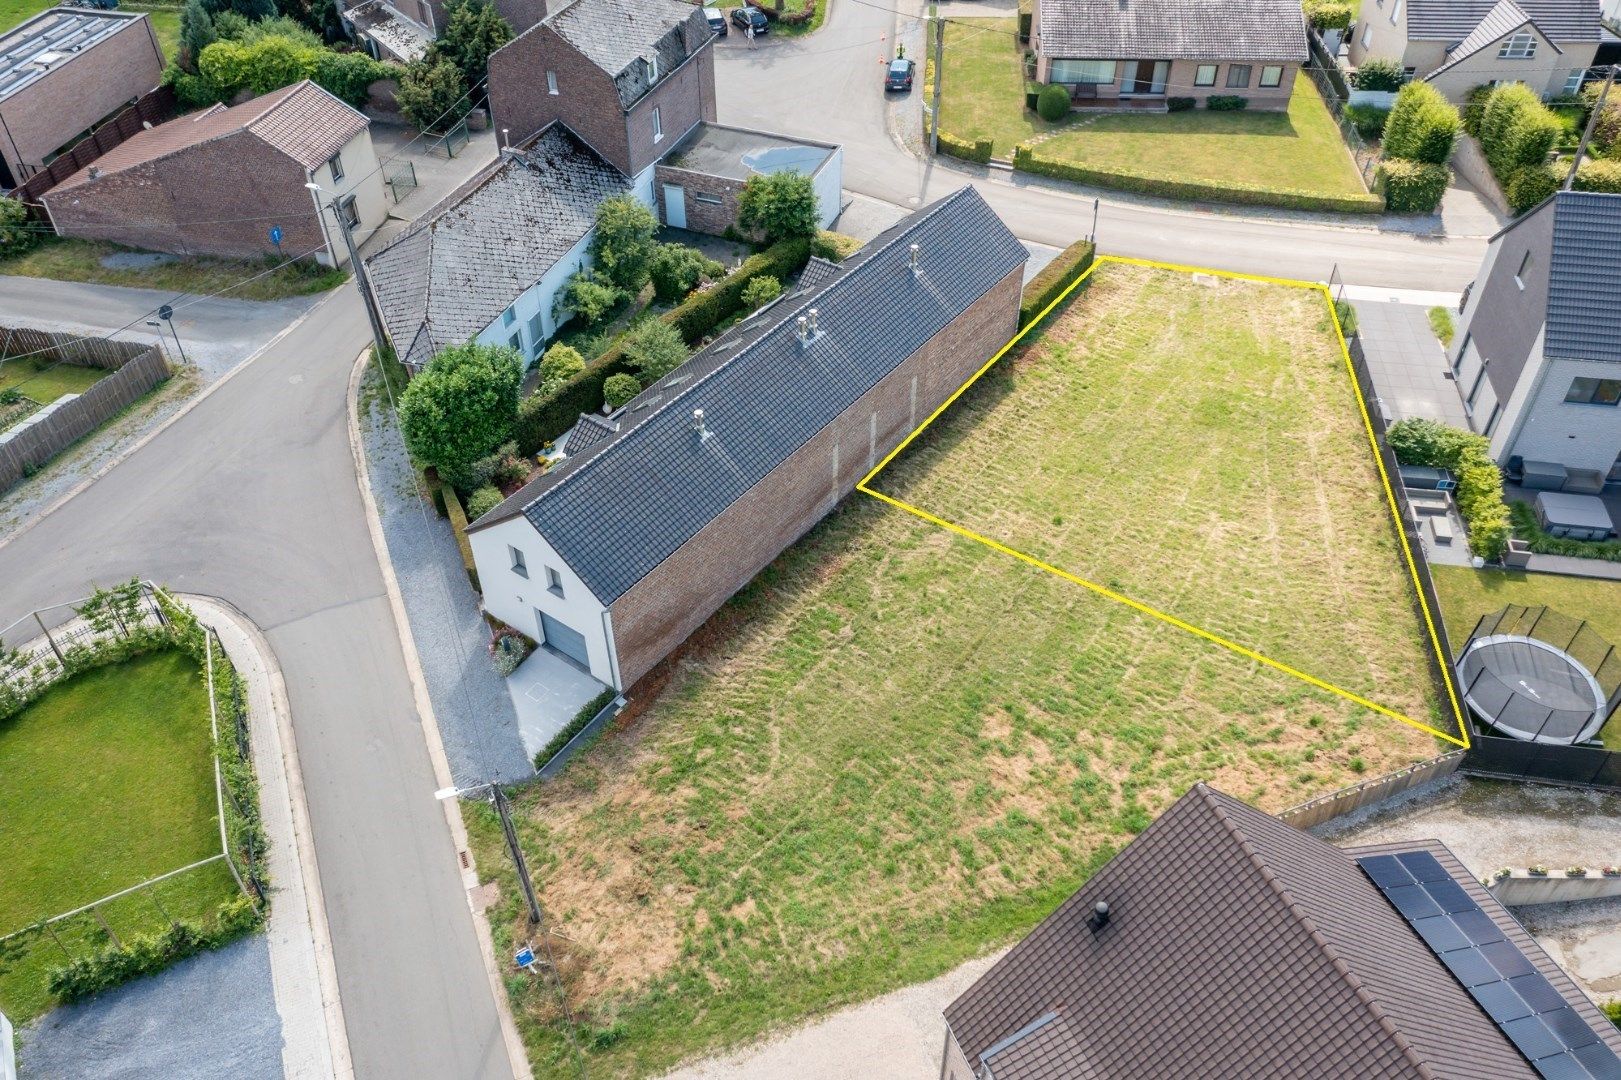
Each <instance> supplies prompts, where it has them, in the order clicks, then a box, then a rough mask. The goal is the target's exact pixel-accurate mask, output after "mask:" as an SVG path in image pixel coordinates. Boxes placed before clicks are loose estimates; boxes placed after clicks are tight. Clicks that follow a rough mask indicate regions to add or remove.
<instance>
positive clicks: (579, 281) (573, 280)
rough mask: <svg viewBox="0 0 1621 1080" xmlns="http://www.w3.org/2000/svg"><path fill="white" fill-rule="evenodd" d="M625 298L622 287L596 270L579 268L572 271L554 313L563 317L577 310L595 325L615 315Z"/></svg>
mask: <svg viewBox="0 0 1621 1080" xmlns="http://www.w3.org/2000/svg"><path fill="white" fill-rule="evenodd" d="M624 298H625V294H624V293H623V292H622V291H621V290H619V289H618V288H616V287H615V286H613V285H610V284H608V283H607V282H606V281H603V280H602V279H601V277H600V276H599V275H597V274H596V273H595V272H594V271H591V270H579V271H576V272H575V273H573V274H571V275H569V279H568V280H567V281H566V282H564V283H563V287H562V288H561V289H559V290H558V291H557V301H556V304H555V305H554V308H553V311H552V314H553V315H554V316H555V317H557V318H558V319H562V318H564V317H566V316H567V315H568V313H570V312H573V313H574V314H575V315H577V316H579V317H580V318H582V319H584V320H585V322H586V324H587V325H588V326H595V325H596V324H597V323H599V322H602V321H603V320H604V319H606V318H607V317H608V316H610V315H612V314H613V310H614V308H615V307H617V306H618V305H619V302H620V301H621V300H623V299H624Z"/></svg>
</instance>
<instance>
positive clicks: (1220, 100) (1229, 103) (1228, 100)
mask: <svg viewBox="0 0 1621 1080" xmlns="http://www.w3.org/2000/svg"><path fill="white" fill-rule="evenodd" d="M1204 107H1205V108H1207V109H1209V110H1210V111H1211V112H1242V111H1243V110H1245V109H1247V108H1249V107H1250V99H1249V98H1247V97H1240V96H1239V95H1237V94H1211V95H1210V96H1209V97H1207V98H1205V102H1204Z"/></svg>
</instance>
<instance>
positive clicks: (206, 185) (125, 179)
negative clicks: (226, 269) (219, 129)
mask: <svg viewBox="0 0 1621 1080" xmlns="http://www.w3.org/2000/svg"><path fill="white" fill-rule="evenodd" d="M307 179H308V177H307V175H306V174H305V172H304V168H303V166H302V165H300V164H298V163H297V162H296V161H293V160H292V159H291V158H289V157H287V156H286V155H284V154H282V153H280V152H279V151H276V150H274V149H272V148H271V147H269V146H268V145H266V144H265V143H264V142H263V141H261V140H260V139H258V138H256V137H255V136H253V135H250V134H248V133H247V132H239V133H237V134H235V135H231V136H229V137H227V138H223V139H216V140H214V141H212V142H207V143H202V144H200V145H198V146H195V147H193V148H191V149H190V150H188V151H186V152H184V153H180V154H175V155H172V156H170V157H167V158H162V159H159V160H158V161H154V162H149V163H147V164H146V165H142V166H139V167H137V168H133V169H126V170H124V171H122V172H117V173H110V174H108V175H106V176H103V177H101V178H100V179H98V180H94V181H91V182H89V183H86V184H82V185H77V186H75V187H72V188H67V189H61V188H58V189H57V190H55V191H52V192H49V193H47V194H46V195H45V198H44V202H45V205H46V207H47V208H48V209H49V210H50V213H51V220H52V221H53V222H54V223H55V225H56V229H57V231H58V232H59V233H61V234H62V235H63V236H78V237H84V238H86V239H95V240H111V241H114V242H116V243H119V244H125V245H128V246H130V247H137V248H144V249H146V250H148V251H169V252H174V253H175V254H179V255H188V254H205V255H219V256H224V257H237V258H240V257H248V258H252V257H257V256H259V255H264V254H274V253H275V250H276V249H275V248H274V247H273V246H272V245H271V243H270V238H269V236H268V231H269V228H270V226H271V225H273V224H274V225H280V226H281V229H282V251H283V252H284V253H285V254H286V255H287V256H289V257H291V256H294V255H304V254H306V253H308V252H310V251H312V250H313V249H315V248H321V247H323V246H324V245H325V243H326V239H325V237H324V235H323V234H322V232H321V228H320V224H319V221H318V219H317V218H316V213H315V206H314V203H313V202H312V201H311V200H310V193H309V191H308V190H306V189H305V187H304V184H305V182H306V180H307ZM244 218H251V219H253V220H236V219H244ZM267 218H268V219H267Z"/></svg>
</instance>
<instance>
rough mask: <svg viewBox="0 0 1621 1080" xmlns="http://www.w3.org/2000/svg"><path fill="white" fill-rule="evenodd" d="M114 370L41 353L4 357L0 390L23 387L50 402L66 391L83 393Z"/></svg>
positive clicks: (44, 402) (28, 393)
mask: <svg viewBox="0 0 1621 1080" xmlns="http://www.w3.org/2000/svg"><path fill="white" fill-rule="evenodd" d="M111 374H112V372H111V371H109V370H108V369H106V368H95V367H79V366H77V365H75V364H58V363H56V362H54V361H51V360H44V359H41V358H40V357H33V356H31V357H29V358H27V359H17V360H8V359H4V358H0V390H11V389H17V390H20V391H22V392H23V393H24V394H26V395H27V396H28V397H31V398H33V399H34V400H35V401H37V402H39V403H40V404H41V405H49V404H50V403H51V402H53V401H55V400H56V399H57V398H59V397H61V396H62V395H63V394H82V393H84V392H85V391H86V390H88V389H90V388H91V387H92V386H94V385H96V384H97V383H98V382H100V381H101V380H102V379H105V378H106V377H107V376H109V375H111Z"/></svg>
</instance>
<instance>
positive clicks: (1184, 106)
mask: <svg viewBox="0 0 1621 1080" xmlns="http://www.w3.org/2000/svg"><path fill="white" fill-rule="evenodd" d="M1198 104H1199V99H1198V98H1190V97H1173V98H1166V99H1165V111H1166V112H1187V111H1188V110H1189V109H1192V108H1193V107H1194V106H1196V105H1198Z"/></svg>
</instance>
